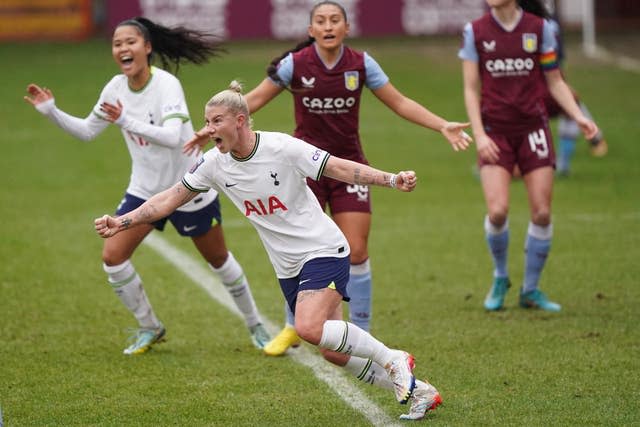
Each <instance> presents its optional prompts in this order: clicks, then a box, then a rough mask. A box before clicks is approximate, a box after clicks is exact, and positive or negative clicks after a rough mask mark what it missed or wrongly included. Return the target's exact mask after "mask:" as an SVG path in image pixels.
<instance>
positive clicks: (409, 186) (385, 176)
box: [323, 156, 418, 192]
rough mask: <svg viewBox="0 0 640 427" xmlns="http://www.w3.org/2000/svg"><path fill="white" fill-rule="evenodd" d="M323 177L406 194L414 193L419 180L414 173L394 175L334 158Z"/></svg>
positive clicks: (330, 159)
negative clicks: (375, 186)
mask: <svg viewBox="0 0 640 427" xmlns="http://www.w3.org/2000/svg"><path fill="white" fill-rule="evenodd" d="M323 175H324V176H328V177H329V178H333V179H337V180H339V181H342V182H346V183H349V184H359V185H378V186H381V187H391V188H395V189H398V190H400V191H405V192H409V191H413V189H414V188H415V187H416V184H417V180H418V178H417V177H416V173H415V172H414V171H401V172H398V173H397V174H393V173H390V172H385V171H381V170H378V169H375V168H372V167H371V166H368V165H363V164H362V163H357V162H354V161H351V160H346V159H342V158H340V157H334V156H331V157H329V160H328V161H327V164H326V166H325V168H324V171H323Z"/></svg>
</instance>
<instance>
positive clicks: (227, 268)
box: [209, 251, 244, 286]
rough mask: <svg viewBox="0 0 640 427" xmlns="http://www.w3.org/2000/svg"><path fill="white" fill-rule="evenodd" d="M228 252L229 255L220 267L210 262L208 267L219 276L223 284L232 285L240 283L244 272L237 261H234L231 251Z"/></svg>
mask: <svg viewBox="0 0 640 427" xmlns="http://www.w3.org/2000/svg"><path fill="white" fill-rule="evenodd" d="M228 254H229V256H228V257H227V260H226V261H225V262H224V264H222V266H221V267H220V268H215V267H214V266H213V265H211V264H209V267H210V268H211V270H213V272H214V273H216V274H218V275H219V276H220V279H221V280H222V283H223V284H224V285H226V286H233V285H237V284H240V283H241V281H242V278H243V277H244V272H243V271H242V267H240V264H239V263H238V261H236V259H235V257H234V256H233V254H232V253H231V251H229V252H228Z"/></svg>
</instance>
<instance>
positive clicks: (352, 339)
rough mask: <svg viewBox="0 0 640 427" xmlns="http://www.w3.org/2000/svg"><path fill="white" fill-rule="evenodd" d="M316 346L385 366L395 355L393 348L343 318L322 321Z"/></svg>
mask: <svg viewBox="0 0 640 427" xmlns="http://www.w3.org/2000/svg"><path fill="white" fill-rule="evenodd" d="M318 346H319V347H322V348H326V349H328V350H332V351H336V352H338V353H345V354H350V355H352V356H356V357H362V358H364V359H371V360H373V361H374V362H376V363H377V364H378V365H380V366H386V365H387V364H388V363H389V362H390V361H391V360H392V359H393V357H394V356H396V355H395V354H394V352H395V350H392V349H390V348H388V347H387V346H386V345H384V344H383V343H382V342H380V341H378V340H377V339H376V338H374V337H373V335H371V334H370V333H369V332H367V331H364V330H362V329H360V328H359V327H357V326H356V325H354V324H353V323H349V322H345V321H343V320H327V321H325V322H324V325H323V327H322V338H320V343H319V344H318ZM396 357H397V356H396Z"/></svg>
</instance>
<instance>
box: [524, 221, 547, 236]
mask: <svg viewBox="0 0 640 427" xmlns="http://www.w3.org/2000/svg"><path fill="white" fill-rule="evenodd" d="M527 233H528V234H529V235H530V236H533V237H535V238H536V239H540V240H550V239H551V237H552V236H553V224H551V223H549V225H546V226H543V225H536V224H534V223H532V222H529V227H528V229H527Z"/></svg>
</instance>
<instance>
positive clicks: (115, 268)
mask: <svg viewBox="0 0 640 427" xmlns="http://www.w3.org/2000/svg"><path fill="white" fill-rule="evenodd" d="M128 267H133V265H132V264H131V260H129V259H128V260H126V261H125V262H123V263H122V264H118V265H107V264H105V263H102V269H103V270H104V272H105V273H107V274H116V273H118V272H119V271H122V270H124V269H125V268H128Z"/></svg>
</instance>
